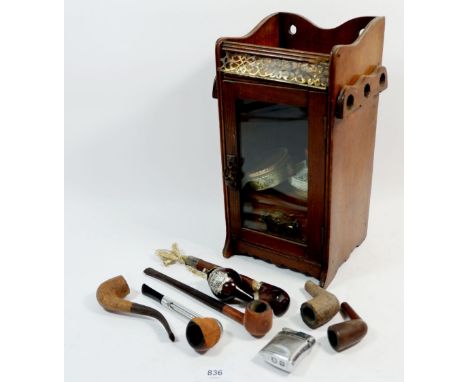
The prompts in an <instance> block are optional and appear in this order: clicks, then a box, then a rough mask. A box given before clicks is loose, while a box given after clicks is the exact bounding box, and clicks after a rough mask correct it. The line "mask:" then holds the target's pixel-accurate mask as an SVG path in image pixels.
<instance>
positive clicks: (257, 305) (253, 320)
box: [144, 268, 273, 337]
mask: <svg viewBox="0 0 468 382" xmlns="http://www.w3.org/2000/svg"><path fill="white" fill-rule="evenodd" d="M144 272H145V274H147V275H148V276H151V277H154V278H156V279H158V280H161V281H164V282H166V283H168V284H169V285H172V286H174V287H176V288H178V289H179V290H181V291H183V292H185V293H187V294H188V295H190V296H192V297H193V298H196V299H197V300H198V301H200V302H202V303H204V304H206V305H208V306H209V307H211V308H213V309H215V310H217V311H218V312H221V313H223V314H224V315H226V316H228V317H229V318H231V319H233V320H234V321H237V322H238V323H240V324H241V325H244V327H245V329H246V330H247V331H248V332H249V333H250V334H251V335H252V336H254V337H263V336H264V335H265V334H267V333H268V331H269V330H270V329H271V326H272V324H273V311H272V310H271V307H270V305H268V303H266V302H265V301H261V300H253V301H251V302H249V303H248V304H247V306H246V308H245V313H242V312H240V311H238V310H237V309H234V308H233V307H231V306H229V305H227V304H225V303H224V302H222V301H219V300H216V299H215V298H213V297H210V296H208V295H206V294H205V293H202V292H200V291H198V290H196V289H194V288H192V287H190V286H188V285H186V284H184V283H181V282H180V281H177V280H175V279H173V278H172V277H169V276H167V275H165V274H164V273H161V272H158V271H156V270H155V269H152V268H146V269H145V270H144Z"/></svg>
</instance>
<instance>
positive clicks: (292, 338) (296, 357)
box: [260, 328, 315, 373]
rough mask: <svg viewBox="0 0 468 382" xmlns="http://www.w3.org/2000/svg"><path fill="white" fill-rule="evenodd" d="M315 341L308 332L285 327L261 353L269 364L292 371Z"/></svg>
mask: <svg viewBox="0 0 468 382" xmlns="http://www.w3.org/2000/svg"><path fill="white" fill-rule="evenodd" d="M314 343H315V338H314V337H312V336H310V335H308V334H305V333H302V332H297V331H295V330H291V329H288V328H283V330H281V331H280V332H279V333H278V334H277V335H276V336H275V337H273V339H272V340H271V341H270V342H269V343H268V344H267V345H266V346H265V347H264V348H263V349H262V350H260V354H261V355H262V357H263V359H264V360H265V361H266V362H268V363H269V364H271V365H273V366H275V367H278V368H280V369H282V370H284V371H287V372H288V373H290V372H291V371H292V370H293V368H294V366H295V365H296V363H297V362H298V361H300V360H301V359H302V358H303V357H304V356H305V355H306V354H308V353H309V352H310V348H311V347H312V345H313V344H314Z"/></svg>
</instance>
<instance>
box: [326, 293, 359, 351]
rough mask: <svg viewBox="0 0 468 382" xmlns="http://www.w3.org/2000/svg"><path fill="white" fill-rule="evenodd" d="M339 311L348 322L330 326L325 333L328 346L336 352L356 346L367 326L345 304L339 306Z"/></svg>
mask: <svg viewBox="0 0 468 382" xmlns="http://www.w3.org/2000/svg"><path fill="white" fill-rule="evenodd" d="M341 311H342V312H343V313H344V314H346V315H348V317H349V318H350V320H348V321H345V322H341V323H339V324H335V325H332V326H330V327H329V328H328V331H327V334H328V340H329V341H330V345H331V346H332V348H333V349H335V350H336V351H338V352H339V351H342V350H345V349H347V348H349V347H351V346H353V345H356V344H357V343H358V342H359V341H361V340H362V339H363V338H364V336H365V335H366V333H367V324H366V323H365V322H364V321H363V320H362V319H361V317H359V316H358V314H357V313H356V312H355V311H354V310H353V308H351V307H350V306H349V304H348V303H347V302H343V303H342V304H341Z"/></svg>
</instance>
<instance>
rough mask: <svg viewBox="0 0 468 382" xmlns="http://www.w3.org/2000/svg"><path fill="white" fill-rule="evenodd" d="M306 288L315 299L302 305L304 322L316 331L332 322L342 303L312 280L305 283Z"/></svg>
mask: <svg viewBox="0 0 468 382" xmlns="http://www.w3.org/2000/svg"><path fill="white" fill-rule="evenodd" d="M304 288H305V290H306V291H307V292H308V293H309V294H310V295H311V296H312V297H313V299H312V300H309V301H306V302H304V303H303V304H302V306H301V317H302V321H304V322H305V324H306V325H307V326H309V327H311V328H312V329H316V328H318V327H320V326H322V325H323V324H325V323H326V322H328V321H330V320H331V319H332V318H333V316H334V315H335V314H336V313H338V311H339V310H340V303H339V301H338V299H337V298H336V297H335V295H333V294H331V293H330V292H327V291H326V290H325V289H323V288H320V287H319V286H318V285H315V284H314V283H313V282H312V281H310V280H309V281H307V282H306V283H305V285H304Z"/></svg>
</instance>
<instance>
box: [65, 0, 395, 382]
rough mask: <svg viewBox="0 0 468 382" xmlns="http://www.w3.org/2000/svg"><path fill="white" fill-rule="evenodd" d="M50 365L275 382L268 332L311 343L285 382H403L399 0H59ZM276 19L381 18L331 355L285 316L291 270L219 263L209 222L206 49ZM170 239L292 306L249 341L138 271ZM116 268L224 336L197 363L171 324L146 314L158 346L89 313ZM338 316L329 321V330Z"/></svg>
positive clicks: (216, 189) (123, 374)
mask: <svg viewBox="0 0 468 382" xmlns="http://www.w3.org/2000/svg"><path fill="white" fill-rule="evenodd" d="M65 11H66V12H65V42H66V45H65V79H66V83H65V113H66V114H65V118H66V135H65V147H66V153H65V166H66V173H65V179H66V185H65V186H66V222H65V229H66V258H65V285H66V289H65V294H66V298H65V366H66V380H67V382H72V381H73V382H74V381H85V380H86V381H103V380H104V381H106V380H113V381H114V382H117V381H124V380H125V381H127V380H129V379H135V380H139V381H153V380H169V378H170V379H171V380H180V381H205V380H210V378H209V377H208V376H207V371H208V370H210V369H222V370H223V376H222V377H221V378H218V379H217V380H219V381H240V380H243V379H245V378H251V377H253V376H255V378H261V379H263V378H268V379H269V380H271V381H276V380H282V379H283V378H284V377H285V374H284V373H282V372H281V371H278V370H275V369H274V368H272V367H270V366H269V365H267V364H265V363H264V362H263V361H262V360H261V359H259V357H258V356H257V355H256V354H257V352H258V351H259V350H260V349H261V348H262V347H263V346H264V345H265V344H266V343H267V342H268V341H269V340H270V339H271V338H272V337H273V335H274V334H275V333H276V332H278V331H279V330H280V329H281V328H282V327H291V328H293V329H298V330H302V331H304V332H307V333H310V334H312V335H314V337H316V339H317V345H316V346H315V347H314V349H313V351H312V353H311V355H309V356H308V357H307V358H306V359H304V361H303V362H302V363H301V364H300V365H299V366H298V368H297V369H296V370H295V371H294V372H293V373H292V374H291V375H289V376H288V377H287V378H288V379H289V380H299V379H305V378H320V379H321V380H325V381H345V380H346V381H348V380H349V379H350V378H351V379H357V378H359V380H360V381H372V382H375V381H399V380H402V379H403V265H402V264H403V249H402V248H403V245H402V241H403V216H402V212H403V199H402V189H403V10H402V2H401V1H391V0H387V1H380V2H376V1H364V0H358V1H353V2H347V1H344V0H341V1H338V0H328V1H325V0H323V1H314V2H311V1H307V0H304V1H272V0H269V1H266V0H258V1H255V2H252V1H245V0H238V1H236V2H227V1H224V0H217V1H196V2H191V1H185V2H182V1H171V2H169V3H166V2H163V1H149V0H138V1H134V0H133V1H131V0H112V1H110V0H93V1H90V0H80V1H75V0H68V1H67V2H66V6H65ZM276 11H287V12H294V13H298V14H301V15H303V16H305V17H306V18H308V19H309V20H311V21H313V22H314V23H315V24H317V25H319V26H321V27H326V28H331V27H335V26H337V25H339V24H341V23H342V22H344V21H346V20H348V19H350V18H353V17H357V16H363V15H383V16H386V18H387V19H386V31H385V47H384V59H383V64H384V65H385V66H386V67H387V70H388V74H389V88H388V89H387V90H386V91H385V92H384V93H383V94H382V95H381V97H380V105H379V118H378V127H377V141H376V148H375V162H374V180H373V189H372V199H371V210H370V221H369V231H368V236H367V239H366V241H365V242H364V243H363V244H362V245H361V246H360V247H359V248H357V249H356V250H355V251H354V252H353V254H352V256H351V258H350V260H349V261H348V262H347V263H346V264H344V265H343V266H342V267H341V269H340V270H339V272H338V274H337V276H336V278H335V279H334V281H333V282H332V284H331V286H330V288H329V289H330V291H332V292H333V293H335V294H336V295H337V296H338V297H339V298H340V300H342V301H345V300H346V301H348V302H349V303H350V304H351V305H352V306H353V307H355V308H356V310H357V311H358V313H360V314H361V315H362V317H363V318H364V319H365V320H366V321H367V322H368V325H369V333H368V335H367V336H366V337H365V339H364V340H363V341H362V343H361V344H359V345H357V346H355V347H354V348H351V349H349V350H347V351H345V352H343V353H340V354H337V353H334V351H333V350H332V349H331V347H330V346H329V344H328V341H327V339H326V327H327V326H328V325H325V327H323V328H320V329H318V330H314V331H313V330H311V329H309V328H307V327H306V326H305V325H304V324H303V323H302V321H301V319H300V316H299V306H300V304H301V303H302V302H303V301H305V299H307V298H308V296H307V294H306V292H305V291H304V290H303V284H304V281H305V280H306V279H307V278H306V277H305V276H304V275H302V274H300V273H296V272H292V271H289V270H284V269H279V268H277V267H275V266H272V265H269V264H267V263H264V262H262V261H258V260H253V259H251V258H247V257H240V256H235V257H233V258H231V259H229V260H224V259H223V258H222V256H221V249H222V246H223V244H224V235H225V225H224V210H223V196H222V181H221V160H220V148H219V131H218V129H219V128H218V113H217V102H216V100H214V99H212V98H211V89H212V84H213V79H214V76H215V62H214V44H215V41H216V39H217V38H218V37H221V36H228V35H229V36H241V35H244V34H246V33H247V32H249V31H250V30H251V29H252V28H253V27H254V26H255V25H256V24H257V23H258V22H259V21H260V20H261V19H263V18H264V17H265V16H267V15H269V14H271V13H273V12H276ZM173 241H177V242H178V243H179V244H180V246H181V248H182V249H184V250H185V252H186V253H187V254H190V255H194V256H199V257H202V258H205V259H207V260H211V261H213V262H216V263H221V264H223V265H227V266H230V267H232V268H235V269H236V270H238V271H240V272H241V273H244V274H247V275H250V276H253V277H255V278H256V279H259V280H264V281H269V282H272V283H273V284H277V285H279V286H284V287H285V288H286V289H287V291H288V292H289V293H290V295H291V297H292V299H293V301H292V303H291V307H290V311H289V312H288V313H287V314H286V315H285V316H284V317H282V318H280V319H276V320H275V322H274V327H273V329H272V331H271V332H270V333H269V334H268V335H267V336H265V338H263V339H260V340H258V339H253V338H252V337H250V336H249V335H248V334H247V333H246V332H245V331H244V329H243V328H242V327H241V326H239V325H238V324H236V323H234V322H233V321H230V320H229V319H227V318H224V317H223V316H219V315H218V314H217V313H216V312H213V311H211V310H210V309H209V308H205V307H204V306H199V305H198V303H196V302H194V300H192V299H190V298H189V297H187V296H185V295H182V294H181V293H179V292H178V291H176V290H175V289H172V288H171V287H169V286H166V285H164V284H161V283H158V282H156V281H153V280H151V279H148V278H147V277H144V276H143V274H142V270H143V269H144V268H145V267H147V266H152V267H154V268H156V269H159V270H162V269H163V268H162V265H161V263H160V261H158V260H157V259H155V258H154V255H153V252H154V249H156V248H165V247H167V248H168V247H169V246H170V244H171V243H172V242H173ZM164 271H165V272H167V273H168V274H170V275H171V276H173V277H175V278H178V279H181V280H184V281H185V282H187V283H188V284H190V285H192V286H195V287H197V288H198V289H201V290H203V291H205V292H208V288H207V285H206V282H205V281H204V280H202V279H199V278H197V277H196V276H193V275H191V274H190V273H188V272H187V271H186V270H185V269H183V267H181V266H177V265H174V266H173V267H171V268H167V269H164ZM118 274H123V275H124V276H125V277H126V279H127V281H128V282H129V285H130V287H131V289H132V293H131V295H130V298H131V299H132V300H133V301H136V302H140V303H143V304H148V305H151V306H154V305H153V302H152V301H150V300H148V299H147V298H146V297H144V296H141V294H140V293H139V292H138V291H139V288H140V285H141V283H142V282H147V283H148V284H150V285H152V286H154V287H156V289H158V290H160V291H161V292H162V293H167V294H168V296H170V297H173V298H174V299H175V300H177V301H180V302H181V303H183V304H184V305H186V306H188V307H190V308H192V309H194V310H196V311H198V312H199V313H201V314H203V315H207V316H213V317H216V318H219V319H220V321H222V323H223V325H224V327H225V335H224V336H223V338H222V340H221V342H220V344H219V345H217V347H216V348H215V349H213V350H211V351H210V352H208V353H207V354H205V355H203V356H200V355H198V354H196V353H194V352H193V351H192V349H191V348H190V347H189V346H188V344H187V343H186V341H185V339H184V328H185V325H186V321H185V320H184V319H182V318H179V317H178V316H176V315H175V314H174V313H172V312H168V311H164V309H163V308H161V309H160V310H161V311H162V312H163V313H164V314H165V316H166V317H167V319H168V320H169V322H170V323H171V325H172V327H173V330H174V332H175V334H176V337H177V338H178V341H177V342H176V343H174V344H172V343H169V341H168V340H167V337H166V335H165V333H164V331H163V329H162V327H161V326H160V325H159V324H158V323H157V322H153V321H152V320H150V319H145V318H135V317H128V316H122V315H115V314H111V313H108V312H105V311H104V310H103V309H102V308H101V307H100V306H99V305H98V304H97V302H96V300H95V296H94V294H95V290H96V287H97V286H98V285H99V283H100V282H102V281H103V280H105V279H107V278H110V277H112V276H115V275H118ZM339 321H341V317H340V316H339V315H337V316H336V317H335V318H334V319H333V320H332V321H331V323H335V322H339Z"/></svg>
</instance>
